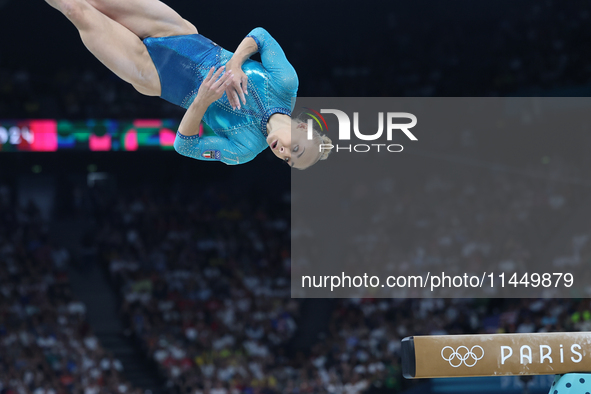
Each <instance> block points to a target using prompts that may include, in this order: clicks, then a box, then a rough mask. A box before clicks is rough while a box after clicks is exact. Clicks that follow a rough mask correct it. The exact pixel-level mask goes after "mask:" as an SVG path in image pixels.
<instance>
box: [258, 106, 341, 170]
mask: <svg viewBox="0 0 591 394" xmlns="http://www.w3.org/2000/svg"><path fill="white" fill-rule="evenodd" d="M284 117H285V118H284ZM286 118H287V119H286ZM280 119H281V121H280V122H277V124H274V125H273V126H275V127H269V128H268V137H267V144H269V147H270V148H271V150H272V151H273V154H274V155H275V156H277V157H278V158H279V159H281V160H283V161H284V162H285V163H287V164H288V165H289V166H290V167H292V168H297V169H298V170H305V169H306V168H309V167H311V166H313V165H314V164H316V163H318V162H319V161H320V160H326V159H327V158H328V155H329V154H330V152H331V150H330V149H325V148H324V147H325V146H329V145H331V144H332V141H331V140H330V138H328V137H327V136H326V135H324V134H320V132H318V130H316V129H314V128H312V139H308V127H309V125H310V123H309V122H305V121H304V120H302V119H299V118H294V119H291V118H289V117H288V116H287V115H282V117H281V118H280ZM269 126H271V122H269ZM321 148H322V149H321Z"/></svg>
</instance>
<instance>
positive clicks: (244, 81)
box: [241, 75, 248, 104]
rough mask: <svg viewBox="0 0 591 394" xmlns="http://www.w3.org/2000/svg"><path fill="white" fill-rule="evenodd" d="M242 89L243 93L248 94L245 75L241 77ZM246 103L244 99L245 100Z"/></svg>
mask: <svg viewBox="0 0 591 394" xmlns="http://www.w3.org/2000/svg"><path fill="white" fill-rule="evenodd" d="M241 83H242V90H243V91H244V94H248V77H247V76H246V75H245V76H244V77H242V81H241ZM245 104H246V101H245Z"/></svg>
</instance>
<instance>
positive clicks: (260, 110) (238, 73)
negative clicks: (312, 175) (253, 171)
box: [45, 0, 330, 169]
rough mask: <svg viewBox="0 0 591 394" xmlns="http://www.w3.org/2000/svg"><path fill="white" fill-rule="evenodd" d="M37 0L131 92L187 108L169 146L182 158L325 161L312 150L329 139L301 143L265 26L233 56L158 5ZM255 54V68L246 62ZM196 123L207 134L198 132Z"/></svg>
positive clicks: (285, 74)
mask: <svg viewBox="0 0 591 394" xmlns="http://www.w3.org/2000/svg"><path fill="white" fill-rule="evenodd" d="M45 1H46V2H47V3H48V4H49V5H51V6H52V7H54V8H56V9H57V10H59V11H61V12H62V13H63V14H64V15H65V16H66V17H67V18H68V19H69V20H70V21H71V22H72V23H73V24H74V26H76V28H77V29H78V31H79V32H80V36H81V38H82V42H83V43H84V45H86V48H87V49H88V50H89V51H90V52H91V53H92V54H93V55H94V56H95V57H96V58H97V59H98V60H100V61H101V62H102V63H103V64H104V65H105V66H106V67H108V68H109V69H110V70H111V71H113V72H114V73H115V74H116V75H118V76H119V77H120V78H121V79H123V80H124V81H126V82H128V83H130V84H132V85H133V87H134V88H135V89H136V90H137V91H138V92H140V93H142V94H145V95H148V96H160V97H162V98H163V99H165V100H167V101H170V102H171V103H173V104H176V105H179V106H181V107H183V108H185V109H187V111H186V112H185V115H184V116H183V119H182V120H181V123H180V125H179V129H178V132H177V135H176V139H175V142H174V147H175V149H176V151H177V152H179V153H180V154H182V155H185V156H189V157H193V158H196V159H201V160H208V161H222V162H223V163H225V164H242V163H246V162H248V161H250V160H252V159H253V158H254V157H255V156H256V155H257V154H259V153H260V152H262V151H263V150H264V149H265V148H266V147H267V146H269V147H270V148H271V150H272V151H273V153H274V154H275V156H277V157H278V158H280V159H281V160H283V161H285V162H286V163H287V164H288V165H290V166H292V167H295V168H299V169H304V168H307V167H309V166H311V165H313V164H315V163H316V162H317V161H318V160H323V159H325V158H326V157H327V156H328V152H329V151H323V152H320V149H319V147H320V144H322V143H327V144H329V143H330V139H328V137H326V136H324V135H321V134H319V133H318V132H317V131H314V132H313V136H314V138H313V139H312V140H309V139H308V138H307V127H308V124H307V123H305V122H303V121H298V120H295V119H294V120H292V118H291V111H292V110H293V103H294V100H293V99H294V98H295V97H296V92H297V89H298V77H297V74H296V72H295V70H294V68H293V67H292V65H291V64H290V63H289V62H288V61H287V58H286V57H285V54H284V52H283V50H282V49H281V47H280V46H279V44H278V43H277V41H275V39H273V37H271V35H270V34H269V33H268V32H267V31H266V30H265V29H263V28H260V27H258V28H255V29H254V30H252V31H251V32H250V33H249V34H248V35H247V36H246V37H245V38H244V39H243V40H242V42H241V43H240V45H239V46H238V48H237V49H236V52H234V53H232V52H229V51H227V50H225V49H223V48H221V47H220V46H218V45H217V44H215V43H214V42H212V41H211V40H209V39H207V38H205V37H204V36H202V35H201V34H198V33H197V29H196V28H195V26H193V25H192V24H191V23H189V22H188V21H186V20H185V19H183V18H182V17H181V16H180V15H179V14H177V13H176V12H175V11H174V10H173V9H172V8H170V7H169V6H167V5H166V4H164V3H162V2H160V1H159V0H125V1H122V0H45ZM256 52H259V53H260V55H261V61H262V64H261V63H259V62H257V61H254V60H251V59H249V57H250V56H251V55H253V54H254V53H256ZM224 92H225V93H226V94H225V95H224ZM201 121H203V122H204V123H205V124H207V125H208V126H209V127H210V128H211V129H212V130H213V132H214V134H213V135H202V136H200V135H199V128H200V127H199V126H200V123H201ZM292 130H293V133H292Z"/></svg>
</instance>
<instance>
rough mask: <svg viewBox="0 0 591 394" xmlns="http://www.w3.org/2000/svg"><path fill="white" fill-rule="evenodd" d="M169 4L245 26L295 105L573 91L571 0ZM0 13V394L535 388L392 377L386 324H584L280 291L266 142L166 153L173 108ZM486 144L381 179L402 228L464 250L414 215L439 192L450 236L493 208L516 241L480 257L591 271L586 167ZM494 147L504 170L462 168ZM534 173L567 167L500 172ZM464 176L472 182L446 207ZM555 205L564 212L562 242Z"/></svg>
mask: <svg viewBox="0 0 591 394" xmlns="http://www.w3.org/2000/svg"><path fill="white" fill-rule="evenodd" d="M121 1H123V0H121ZM167 4H169V5H170V6H171V7H172V8H174V9H175V10H176V11H178V12H179V13H180V14H181V15H182V16H183V17H184V18H186V19H188V20H189V21H191V22H192V23H194V24H195V25H196V27H197V28H198V30H199V32H200V33H202V34H204V35H205V36H207V37H209V38H211V39H212V40H214V41H215V42H216V43H218V44H219V45H221V46H223V47H224V48H227V49H228V50H231V51H233V50H234V49H235V48H236V46H237V45H238V44H239V43H240V41H241V40H242V38H243V37H244V36H245V35H246V34H247V33H248V32H249V31H250V30H251V29H252V28H254V27H256V26H263V27H265V29H267V30H268V31H269V32H270V33H271V34H273V36H274V37H275V38H276V39H277V41H278V42H279V43H281V45H282V47H283V49H284V51H285V52H286V54H287V56H288V58H289V60H290V62H291V63H292V64H293V65H294V67H295V69H296V70H297V72H298V76H299V80H300V88H299V95H301V96H325V97H331V96H343V97H345V96H346V97H362V96H366V97H398V96H442V97H444V96H589V95H590V93H591V51H590V50H589V48H590V45H591V2H589V1H579V0H574V1H568V2H563V1H557V0H544V1H530V0H496V1H489V0H483V1H467V0H451V1H445V2H437V1H432V0H429V1H427V0H420V1H407V2H383V1H375V0H370V1H368V2H354V1H345V2H339V3H336V2H317V1H307V0H303V1H300V2H296V3H289V4H287V3H285V4H284V3H281V4H279V3H271V2H262V1H258V0H257V1H250V2H237V1H230V2H228V3H215V2H189V1H178V0H174V1H173V0H170V1H168V2H167ZM0 15H1V16H2V18H1V22H0V36H1V37H2V39H1V41H0V147H1V149H0V393H1V394H13V393H14V394H16V393H18V394H25V393H32V394H61V393H84V394H98V393H171V394H243V393H244V394H246V393H248V394H255V393H258V394H279V393H282V394H283V393H284V394H296V393H297V394H300V393H301V394H303V393H330V394H361V393H371V394H377V393H409V394H410V393H435V392H438V393H442V392H447V393H524V392H529V393H546V392H548V388H549V387H550V383H551V381H552V377H550V376H536V377H534V379H533V380H527V379H519V378H518V377H503V378H485V379H481V380H472V379H470V378H458V379H431V380H417V381H414V380H405V379H404V378H403V377H402V372H401V361H400V351H401V350H400V346H401V339H402V338H404V337H406V336H411V335H429V334H439V335H442V334H484V333H530V332H554V331H557V332H560V331H585V330H586V331H589V330H591V303H590V301H589V299H588V298H573V299H568V300H567V299H518V300H516V299H341V300H326V299H323V300H315V299H307V300H301V299H292V298H291V296H290V225H291V217H290V169H289V168H288V167H287V166H285V165H280V163H279V162H278V161H277V159H276V158H275V157H274V156H273V155H272V153H271V152H269V151H266V152H263V153H262V154H261V155H259V156H258V157H257V158H256V159H255V160H254V161H253V162H251V163H249V164H247V165H244V166H225V165H223V164H221V163H205V162H201V161H197V160H192V159H188V158H185V157H182V156H181V155H179V154H177V153H176V152H175V151H174V150H173V149H172V146H171V140H170V135H171V134H170V133H174V132H175V130H174V129H172V127H173V126H174V125H175V124H177V125H178V122H179V121H180V119H181V117H182V116H183V113H184V112H183V110H181V109H180V108H178V107H175V106H173V105H172V104H168V103H166V102H165V101H163V100H161V99H158V98H151V97H144V96H141V95H140V94H138V93H137V92H135V90H134V89H133V88H132V87H131V86H129V85H127V84H125V83H124V82H122V81H121V80H119V79H118V78H117V77H116V76H115V75H113V74H112V73H111V72H110V71H108V70H107V69H106V68H105V67H103V66H102V65H101V64H100V63H99V62H98V61H97V60H96V59H95V58H94V57H92V55H91V54H90V53H88V51H87V50H86V49H85V48H84V46H83V44H82V43H81V42H80V38H79V36H78V34H77V32H76V30H75V28H74V27H73V26H72V25H71V24H70V23H69V22H68V21H67V20H66V19H65V18H64V17H63V15H61V14H60V13H59V12H57V11H55V10H53V9H52V8H50V7H49V6H48V5H47V4H45V2H43V1H40V0H39V1H37V0H35V1H24V0H0ZM147 120H148V121H147ZM35 122H37V123H35ZM35 128H40V130H42V129H44V128H50V129H51V130H54V131H55V133H54V136H55V138H54V139H53V140H51V141H49V140H48V141H46V142H44V143H47V144H49V145H50V146H52V147H57V150H56V151H54V152H28V151H27V152H25V151H22V150H23V149H24V150H35V149H33V148H32V147H31V146H32V145H31V144H28V141H27V138H28V133H29V132H30V130H31V129H35ZM172 135H173V138H174V134H172ZM571 135H572V134H571ZM112 136H116V137H112ZM111 137H112V138H111ZM496 137H497V138H491V136H483V135H479V134H477V133H474V134H462V135H455V134H449V135H442V136H441V141H442V145H441V146H440V148H441V149H445V152H446V154H447V156H446V157H448V158H449V157H456V158H457V159H458V160H460V162H462V160H464V161H463V162H464V163H465V167H466V168H467V170H466V171H465V172H464V173H462V174H461V175H458V178H457V179H435V180H433V179H431V180H430V181H429V183H428V184H424V183H419V181H417V183H416V185H414V187H413V188H409V189H405V190H404V192H403V193H402V192H401V193H400V196H399V198H400V201H401V202H402V203H403V204H409V202H410V201H413V204H414V205H413V209H412V210H408V213H407V214H406V213H405V214H404V215H402V216H401V217H402V222H401V223H400V225H401V226H405V228H408V229H410V230H409V231H408V232H405V234H406V236H408V237H409V239H415V238H414V237H424V239H426V240H428V241H429V242H431V245H435V244H437V240H443V239H445V240H446V242H447V241H448V242H451V243H452V244H453V250H454V251H455V252H457V253H468V254H470V253H471V252H470V251H469V250H471V246H473V245H469V244H468V242H467V241H464V240H463V239H462V238H461V237H460V238H453V237H451V235H450V234H446V233H445V231H444V232H443V233H442V232H441V228H445V227H446V225H448V224H450V223H445V222H442V223H436V224H434V225H433V227H432V228H431V227H429V225H427V226H425V225H424V223H422V224H421V223H419V219H420V218H419V216H418V215H417V212H422V211H427V210H429V209H430V207H433V206H435V205H437V206H440V207H443V208H444V209H447V210H448V211H449V212H452V213H453V214H450V215H449V216H453V217H454V219H453V221H454V226H455V228H456V231H457V229H458V228H460V229H461V231H463V232H465V233H471V232H474V231H479V229H480V227H478V226H479V223H481V222H480V221H479V220H475V219H474V218H477V217H480V216H481V215H484V214H491V213H492V214H493V216H494V218H495V219H493V220H496V222H493V223H492V224H491V225H493V224H495V223H501V222H502V224H503V227H502V228H505V229H508V230H507V231H527V232H528V234H529V236H528V237H521V239H525V240H526V241H524V242H521V243H503V244H501V243H500V242H498V243H497V244H494V247H495V248H496V249H495V250H496V251H497V254H496V255H495V258H496V259H501V260H502V259H505V260H507V261H509V262H511V261H513V262H517V263H518V261H519V259H528V258H531V256H534V255H535V254H536V253H538V251H539V250H540V248H541V247H545V248H546V249H544V250H545V251H547V253H551V254H552V255H553V256H555V257H556V258H557V259H563V260H561V261H566V262H567V263H572V262H573V261H574V262H575V263H577V264H589V263H590V262H591V261H590V259H591V243H590V242H588V240H589V238H590V237H591V228H589V226H588V224H584V225H583V226H580V223H579V221H577V220H576V218H577V217H579V216H580V215H581V214H583V213H588V212H587V211H589V206H586V204H585V203H587V202H588V201H589V197H590V191H591V190H590V184H591V182H590V181H591V176H590V175H591V174H590V173H589V172H590V169H591V166H589V164H590V163H589V160H588V159H584V160H582V161H581V160H578V159H575V158H573V157H571V156H570V155H569V154H568V152H566V151H565V150H564V149H561V146H560V144H559V143H556V141H554V140H552V139H547V140H539V141H536V142H535V143H537V144H542V145H543V144H547V145H545V146H547V147H548V149H547V154H546V155H544V156H538V155H537V154H536V155H533V154H530V153H528V151H527V146H528V143H530V142H531V141H525V140H523V141H520V140H519V137H516V136H514V135H512V134H511V133H510V131H509V130H507V131H504V132H503V131H500V132H499V135H498V136H496ZM507 140H511V141H512V142H513V145H512V146H513V148H512V149H508V148H507V144H506V143H505V142H506V141H507ZM23 147H26V149H25V148H23ZM590 148H591V141H590V136H589V135H581V141H580V149H581V150H583V151H585V150H586V151H589V149H590ZM39 150H44V149H42V148H40V149H39ZM495 150H496V151H499V150H503V155H504V159H505V162H506V163H511V166H512V168H513V169H514V170H515V171H513V172H512V173H511V174H510V175H507V174H504V173H502V174H499V173H498V172H495V171H494V168H492V169H491V168H488V167H486V166H481V165H474V163H475V161H474V160H480V159H482V160H485V159H486V160H488V161H487V162H490V160H491V158H490V157H488V158H487V156H486V155H487V152H492V151H495ZM577 157H584V155H579V156H577ZM431 160H432V161H436V160H437V158H431ZM532 168H533V169H537V170H540V171H542V172H543V173H544V174H547V175H548V179H550V178H551V179H557V178H558V179H560V178H568V179H575V180H576V181H574V182H563V183H560V182H558V183H556V182H551V181H546V180H545V178H544V177H542V178H541V179H535V180H532V179H531V178H528V177H525V176H521V175H520V174H522V173H524V172H526V171H528V170H531V169H532ZM421 171H428V169H422V170H421ZM419 179H424V178H419ZM421 182H422V181H421ZM433 185H435V186H433ZM437 185H439V186H437ZM441 185H444V186H441ZM429 188H434V190H436V191H435V192H434V193H425V190H427V189H429ZM467 189H469V190H471V192H470V193H475V194H476V195H479V194H481V195H490V196H491V197H490V198H489V199H487V200H486V202H487V203H486V204H485V205H479V204H465V198H466V197H465V196H466V190H467ZM493 194H494V196H493ZM587 205H588V204H587ZM405 212H406V211H405ZM558 217H561V218H565V217H567V218H573V221H572V226H580V228H577V229H576V230H573V231H574V232H576V233H577V234H578V235H577V236H576V237H575V238H569V239H565V238H564V237H561V234H564V233H565V232H564V231H562V232H561V231H560V230H561V228H558V225H557V223H558V220H557V218H558ZM563 222H564V221H563ZM568 225H569V224H568V222H567V224H566V226H568ZM561 226H564V224H561ZM435 227H437V228H435ZM401 228H402V227H401ZM492 237H493V238H492V242H495V238H494V234H493V235H492ZM452 238H453V239H452ZM406 245H407V246H408V249H404V250H400V254H401V255H407V256H410V255H411V254H413V253H415V252H416V250H415V249H413V248H417V245H416V244H414V243H413V242H408V243H406ZM548 245H549V246H548ZM422 252H423V253H428V254H430V255H431V256H432V257H433V256H434V257H437V254H438V253H440V249H438V248H437V247H436V246H433V247H430V248H428V249H427V250H423V251H422ZM441 253H442V252H441ZM471 258H474V259H475V260H482V259H484V257H483V256H480V255H478V253H477V252H475V254H474V255H472V256H471ZM481 263H486V261H484V262H482V261H481ZM584 296H588V295H581V297H584Z"/></svg>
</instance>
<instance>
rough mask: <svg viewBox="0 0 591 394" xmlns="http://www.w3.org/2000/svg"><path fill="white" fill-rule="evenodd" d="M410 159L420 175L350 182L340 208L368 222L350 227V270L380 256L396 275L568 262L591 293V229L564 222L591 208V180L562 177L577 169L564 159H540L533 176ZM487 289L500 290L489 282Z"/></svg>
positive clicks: (555, 268) (527, 268)
mask: <svg viewBox="0 0 591 394" xmlns="http://www.w3.org/2000/svg"><path fill="white" fill-rule="evenodd" d="M419 161H420V163H419ZM407 164H408V163H407ZM421 165H424V166H428V172H425V173H424V176H422V175H420V174H419V172H420V170H416V169H417V168H419V167H420V166H421ZM409 166H410V167H412V168H414V169H415V170H416V171H413V173H412V176H413V177H414V178H416V180H413V181H408V180H405V179H402V177H396V178H384V179H381V180H380V181H379V182H372V181H366V180H359V181H358V182H355V183H354V184H352V185H351V189H350V190H349V191H348V195H349V197H348V198H346V199H345V198H344V199H343V203H342V208H341V209H342V212H343V213H344V212H348V214H349V215H350V216H351V218H352V220H357V223H369V224H370V225H367V226H363V227H362V228H355V229H354V230H355V231H354V233H351V234H349V238H348V240H349V243H348V244H349V245H351V247H350V248H347V249H346V250H347V254H346V257H344V259H345V262H344V264H345V266H346V267H347V268H346V269H345V271H346V272H357V271H359V269H361V271H362V272H365V271H363V269H367V268H366V267H369V266H371V264H374V265H373V266H375V265H376V264H378V263H377V262H381V263H380V264H381V266H383V268H380V269H382V270H383V269H386V270H389V271H388V272H390V273H391V274H393V275H417V274H421V273H426V272H427V271H431V272H433V271H437V272H441V271H445V272H446V273H448V274H450V275H457V274H463V273H464V272H467V273H468V274H472V273H482V272H493V271H494V272H508V273H512V272H535V271H536V270H538V271H539V272H562V271H564V269H565V268H568V269H567V271H568V272H571V273H574V272H576V273H577V275H578V278H579V280H578V282H577V283H578V286H577V288H578V289H579V290H580V291H581V289H585V290H584V292H579V293H578V294H579V296H588V295H589V294H590V293H591V288H589V287H588V286H587V283H589V280H590V279H591V276H590V275H591V273H590V272H589V271H588V270H586V269H585V267H586V266H587V264H588V263H589V261H590V260H589V259H590V257H591V256H590V254H589V244H588V242H587V241H588V238H589V235H588V234H587V232H588V230H587V229H586V228H584V230H585V231H584V232H582V233H579V231H581V230H580V229H578V228H574V229H565V226H569V223H570V222H571V221H572V220H573V219H574V218H575V217H576V216H577V215H582V214H583V213H582V212H583V211H584V212H587V211H586V203H587V202H588V201H589V198H590V197H591V188H590V186H589V185H586V184H577V183H576V182H572V183H571V182H565V181H564V180H565V179H568V178H569V176H570V175H571V174H573V173H576V170H577V168H572V167H571V166H569V165H567V164H566V163H565V162H564V161H561V160H559V159H558V158H554V160H553V161H552V163H550V164H542V163H540V164H539V165H536V166H533V167H532V168H531V170H532V171H530V172H527V173H526V174H514V173H510V172H506V171H502V170H496V169H486V168H477V167H476V168H467V167H462V168H461V169H460V168H459V167H458V166H457V165H455V164H453V163H444V162H435V161H433V162H431V161H429V160H426V159H425V158H420V160H417V162H416V163H414V164H413V165H409ZM532 175H535V176H532ZM367 207H372V209H371V213H372V215H371V217H369V218H367V217H366V218H365V219H364V218H362V217H359V218H358V217H356V216H353V213H357V212H359V215H366V211H367ZM561 231H566V232H567V233H569V234H570V233H573V232H575V233H574V235H571V238H572V237H574V238H572V240H571V238H569V239H562V238H558V242H553V240H554V239H555V238H556V237H560V236H561ZM569 270H570V271H569ZM573 270H575V271H573ZM383 290H387V291H391V290H390V289H383ZM500 290H501V289H500V286H497V291H500ZM548 290H551V289H548ZM415 291H416V290H415ZM450 291H452V292H451V293H450V296H451V297H457V296H460V294H462V293H459V291H460V290H458V289H451V290H450ZM413 294H414V295H415V296H418V293H416V292H413V290H404V291H402V293H401V294H400V295H402V296H403V295H406V296H408V297H412V296H413ZM469 294H470V293H469V292H468V293H466V294H465V295H464V296H466V297H469V296H470V295H469ZM489 294H490V295H491V296H493V295H495V294H496V295H497V296H498V295H499V294H500V293H495V292H493V291H492V290H491V291H490V293H489ZM573 294H574V293H573ZM369 295H371V293H370V294H369Z"/></svg>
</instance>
